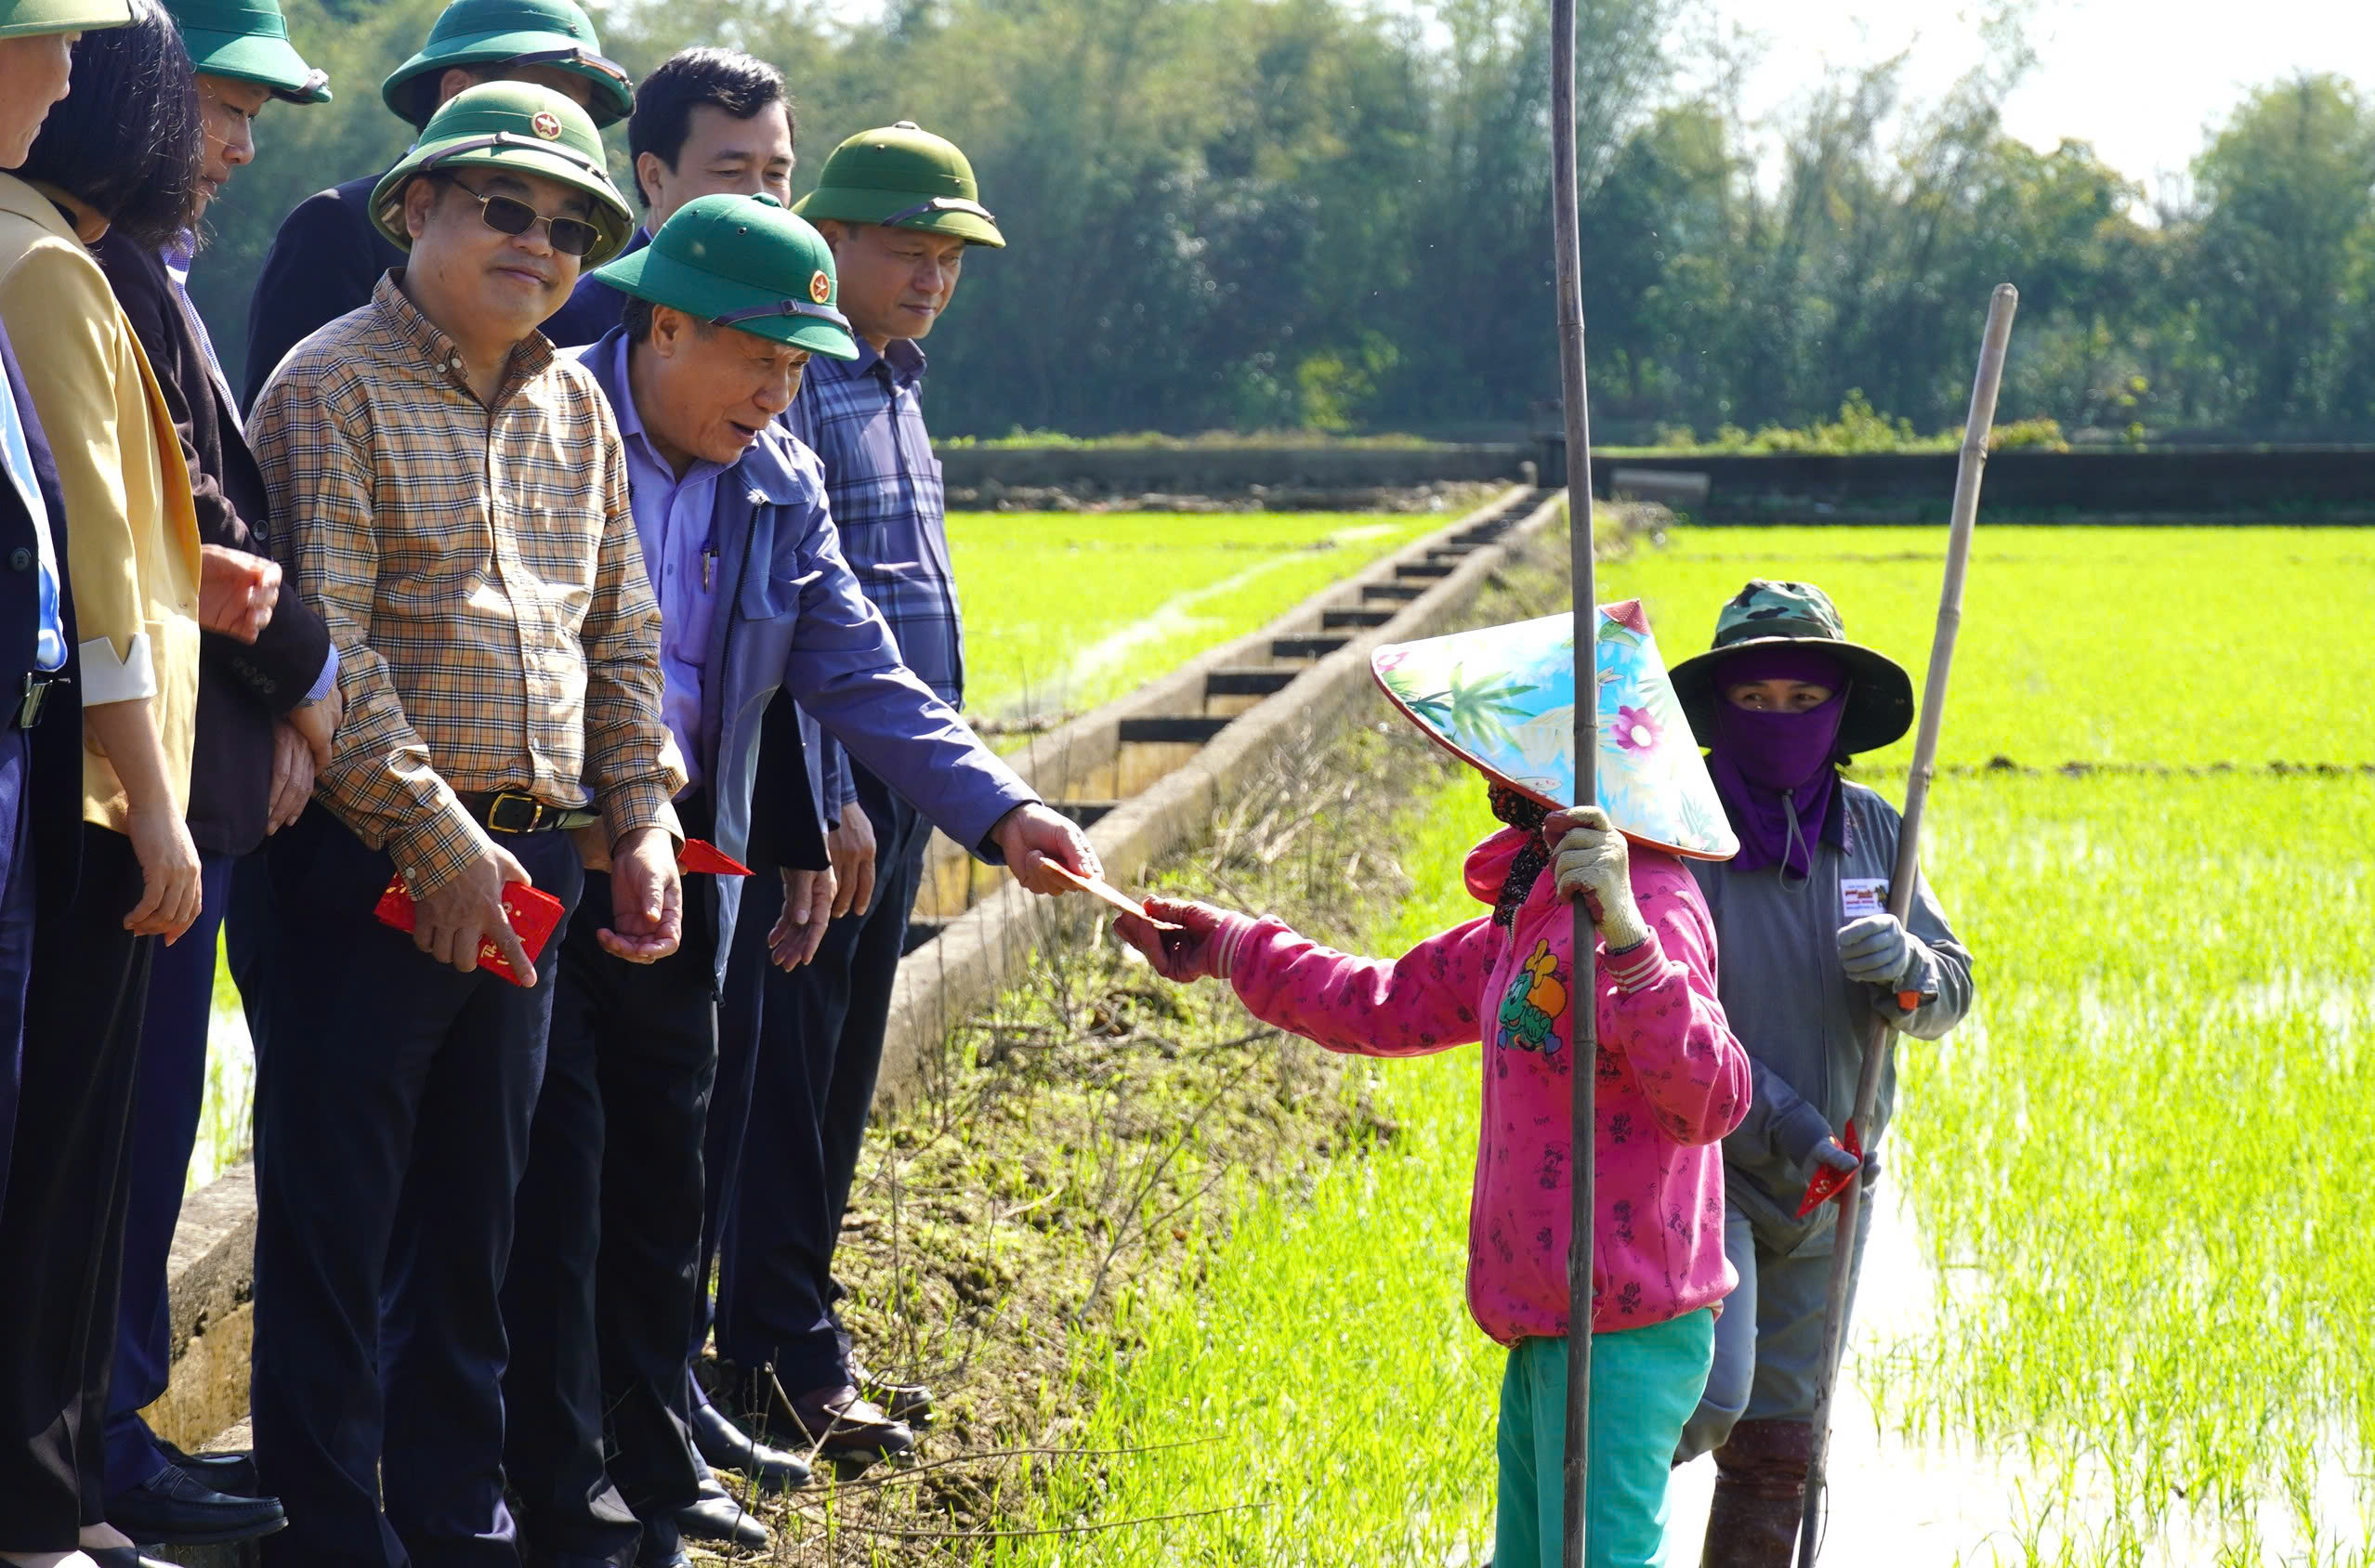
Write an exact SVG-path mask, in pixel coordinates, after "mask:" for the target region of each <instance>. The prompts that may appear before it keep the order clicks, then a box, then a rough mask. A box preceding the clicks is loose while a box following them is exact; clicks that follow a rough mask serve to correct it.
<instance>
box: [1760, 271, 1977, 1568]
mask: <svg viewBox="0 0 2375 1568" xmlns="http://www.w3.org/2000/svg"><path fill="white" fill-rule="evenodd" d="M2019 306H2020V291H2019V290H2017V289H2015V288H2014V287H2013V286H2012V285H2011V284H2010V283H1999V284H1997V285H1996V292H1995V295H1994V297H1993V298H1991V299H1990V300H1988V326H1987V330H1986V331H1985V332H1984V333H1982V334H1981V335H1980V339H1979V373H1978V374H1977V376H1975V378H1974V379H1973V381H1972V383H1971V412H1970V414H1969V416H1968V417H1967V418H1965V419H1964V421H1963V424H1962V462H1961V463H1960V464H1958V465H1957V467H1956V471H1955V477H1954V511H1953V513H1952V515H1951V518H1950V520H1949V523H1948V525H1947V552H1946V577H1945V581H1943V583H1942V584H1941V585H1940V587H1939V589H1938V624H1937V630H1936V632H1935V634H1933V635H1932V637H1931V639H1930V668H1929V670H1928V672H1927V673H1925V674H1924V675H1923V677H1922V724H1921V728H1920V729H1919V730H1918V731H1916V732H1915V738H1914V741H1913V767H1912V771H1911V773H1910V774H1909V776H1908V777H1907V778H1906V781H1905V820H1904V822H1903V824H1902V826H1900V827H1899V828H1898V830H1897V838H1896V867H1895V870H1894V874H1893V875H1892V876H1891V877H1890V878H1889V882H1888V910H1889V913H1891V914H1893V915H1895V916H1896V918H1897V919H1898V920H1900V921H1901V920H1904V919H1905V918H1907V916H1908V915H1909V913H1910V912H1911V910H1912V908H1913V883H1914V881H1915V880H1916V879H1917V878H1918V877H1919V876H1920V875H1921V869H1922V810H1923V808H1924V807H1925V806H1926V805H1927V804H1929V798H1930V779H1931V777H1932V776H1933V774H1934V773H1935V771H1936V764H1937V755H1938V730H1939V727H1940V726H1941V725H1943V724H1944V722H1945V719H1946V693H1947V674H1948V672H1949V669H1950V668H1951V666H1952V665H1953V663H1954V639H1955V634H1956V633H1957V632H1959V631H1961V630H1962V576H1963V569H1964V568H1965V567H1966V566H1967V565H1968V564H1969V563H1970V560H1971V530H1972V529H1973V527H1974V525H1975V524H1976V523H1977V521H1978V518H1979V481H1980V479H1981V477H1983V476H1984V474H1985V473H1986V470H1987V466H1988V435H1989V434H1990V433H1991V432H1992V431H1993V430H1994V429H1995V427H1996V391H1997V388H1998V387H1999V386H2000V385H2001V384H2002V382H2003V378H2004V348H2005V345H2006V344H2008V343H2009V342H2010V341H2011V339H2012V324H2013V312H2014V310H2015V309H2017V308H2018V307H2019ZM1895 1040H1896V1032H1895V1031H1894V1030H1892V1029H1891V1028H1889V1026H1887V1024H1885V1023H1884V1022H1883V1021H1882V1020H1880V1019H1879V1018H1877V1017H1875V1018H1874V1019H1873V1020H1872V1025H1871V1032H1870V1036H1869V1037H1867V1039H1866V1040H1865V1043H1864V1061H1863V1067H1862V1071H1861V1072H1860V1073H1859V1074H1858V1075H1857V1079H1856V1125H1857V1127H1858V1128H1859V1129H1863V1130H1865V1131H1864V1138H1865V1142H1866V1143H1867V1145H1869V1144H1870V1143H1871V1141H1872V1135H1871V1132H1870V1127H1871V1125H1872V1112H1873V1110H1874V1109H1875V1108H1876V1107H1877V1106H1878V1105H1879V1104H1880V1080H1881V1071H1882V1069H1883V1067H1884V1066H1886V1065H1887V1063H1888V1052H1889V1048H1890V1046H1891V1045H1892V1044H1893V1043H1894V1042H1895ZM1863 1199H1864V1183H1863V1181H1862V1178H1861V1177H1860V1176H1859V1177H1857V1179H1855V1180H1853V1181H1850V1182H1849V1183H1847V1185H1846V1186H1845V1188H1844V1189H1843V1190H1842V1191H1841V1192H1840V1194H1839V1197H1838V1204H1839V1227H1838V1230H1837V1232H1836V1233H1835V1235H1834V1236H1833V1239H1832V1242H1831V1253H1830V1296H1829V1298H1828V1300H1826V1301H1825V1303H1824V1307H1823V1317H1822V1382H1821V1385H1820V1392H1818V1393H1817V1395H1816V1396H1815V1417H1814V1443H1813V1445H1812V1447H1811V1448H1810V1449H1809V1450H1808V1451H1807V1456H1806V1501H1805V1512H1804V1515H1803V1516H1801V1518H1800V1519H1799V1522H1798V1562H1799V1565H1800V1568H1814V1561H1815V1554H1816V1552H1817V1549H1818V1548H1819V1542H1818V1540H1817V1537H1818V1536H1819V1535H1820V1534H1821V1531H1822V1493H1823V1484H1824V1480H1825V1476H1824V1470H1823V1467H1824V1465H1825V1463H1826V1462H1827V1461H1828V1459H1829V1457H1830V1405H1831V1398H1832V1396H1833V1395H1834V1394H1836V1393H1837V1392H1838V1390H1839V1363H1840V1356H1841V1354H1842V1353H1843V1352H1844V1350H1845V1349H1846V1340H1847V1308H1848V1304H1849V1302H1850V1301H1852V1300H1854V1299H1855V1294H1856V1223H1857V1215H1858V1213H1859V1212H1860V1210H1861V1209H1862V1207H1863Z"/></svg>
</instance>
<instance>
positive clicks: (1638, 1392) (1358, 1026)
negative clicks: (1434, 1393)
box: [1121, 785, 1750, 1568]
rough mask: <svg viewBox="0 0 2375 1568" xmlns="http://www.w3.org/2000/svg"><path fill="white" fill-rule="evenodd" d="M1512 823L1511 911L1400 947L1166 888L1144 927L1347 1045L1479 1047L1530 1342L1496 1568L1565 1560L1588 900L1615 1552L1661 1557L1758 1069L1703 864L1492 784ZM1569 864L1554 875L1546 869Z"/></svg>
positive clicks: (1519, 1385)
mask: <svg viewBox="0 0 2375 1568" xmlns="http://www.w3.org/2000/svg"><path fill="white" fill-rule="evenodd" d="M1493 811H1494V815H1495V816H1496V817H1500V819H1501V820H1502V821H1503V822H1505V823H1507V824H1509V826H1507V827H1505V828H1503V829H1502V830H1500V831H1498V832H1495V833H1494V834H1492V835H1491V836H1490V837H1489V838H1488V839H1486V840H1485V841H1484V842H1483V843H1480V844H1478V845H1477V846H1476V848H1475V849H1474V850H1472V851H1471V852H1470V853H1469V856H1468V863H1467V883H1468V890H1469V892H1471V893H1472V894H1474V895H1476V899H1477V900H1478V902H1480V903H1482V904H1484V905H1486V906H1488V908H1489V913H1486V914H1482V915H1479V916H1477V917H1476V919H1474V920H1471V921H1467V922H1466V923H1464V924H1463V925H1458V926H1455V927H1453V928H1452V929H1450V931H1446V932H1444V933H1442V934H1439V935H1437V936H1434V937H1432V938H1430V939H1428V940H1427V941H1425V942H1423V943H1421V944H1420V945H1419V946H1418V947H1415V948H1412V949H1411V951H1410V952H1408V953H1406V954H1404V955H1403V956H1402V957H1401V958H1399V959H1396V960H1387V959H1365V958H1354V957H1351V956H1349V955H1346V954H1344V953H1338V952H1332V951H1331V950H1329V949H1328V948H1325V947H1320V946H1319V945H1318V944H1316V943H1313V942H1310V941H1307V940H1306V939H1305V938H1303V937H1301V936H1298V935H1297V934H1295V933H1294V932H1292V931H1291V930H1289V929H1288V928H1287V927H1286V926H1285V925H1284V924H1283V923H1282V922H1280V921H1277V920H1275V919H1264V920H1258V921H1257V920H1253V919H1251V918H1249V917H1247V916H1244V915H1238V914H1230V913H1227V912H1226V911H1224V910H1220V909H1216V908H1211V907H1209V906H1206V905H1203V904H1196V903H1189V902H1184V901H1179V900H1174V899H1164V898H1154V899H1149V900H1148V903H1147V909H1148V913H1149V914H1151V915H1153V916H1155V917H1156V918H1157V919H1161V920H1166V921H1174V922H1175V923H1177V924H1178V925H1180V926H1182V927H1184V928H1185V929H1184V930H1182V931H1180V932H1176V933H1171V934H1164V933H1161V932H1158V931H1157V930H1156V929H1155V928H1154V927H1153V926H1151V925H1149V924H1148V923H1147V922H1146V921H1139V920H1135V919H1134V918H1132V917H1130V916H1127V915H1125V916H1123V917H1122V921H1121V931H1122V935H1123V936H1124V938H1125V939H1127V940H1128V941H1129V942H1130V943H1131V944H1132V946H1134V947H1137V948H1138V950H1139V951H1141V952H1143V953H1144V954H1146V956H1147V958H1148V960H1149V961H1150V962H1151V963H1152V964H1153V965H1154V967H1155V969H1156V970H1157V971H1158V972H1159V973H1161V974H1162V975H1163V976H1164V977H1165V978H1167V979H1171V980H1178V981H1188V980H1196V979H1201V978H1202V977H1204V976H1207V975H1212V976H1216V977H1218V978H1221V979H1224V980H1227V981H1228V982H1229V983H1230V984H1231V985H1232V986H1234V987H1236V989H1237V994H1238V996H1239V998H1240V1000H1243V1001H1244V1003H1245V1005H1246V1006H1247V1007H1248V1008H1249V1009H1251V1010H1252V1011H1253V1013H1254V1014H1255V1015H1256V1016H1258V1017H1260V1018H1262V1019H1263V1020H1265V1021H1266V1022H1268V1023H1271V1024H1275V1025H1277V1026H1279V1027H1280V1028H1284V1029H1291V1030H1292V1031H1294V1032H1295V1033H1296V1034H1299V1035H1303V1036H1306V1037H1307V1038H1309V1039H1314V1040H1317V1041H1318V1042H1319V1044H1321V1045H1323V1046H1325V1047H1327V1048H1328V1049H1329V1050H1331V1051H1341V1052H1353V1053H1356V1054H1358V1055H1364V1056H1419V1055H1424V1054H1426V1053H1428V1052H1437V1051H1448V1050H1450V1049H1451V1048H1452V1047H1454V1046H1460V1045H1469V1044H1474V1043H1476V1042H1478V1041H1481V1042H1482V1043H1483V1046H1484V1051H1483V1056H1482V1063H1483V1067H1484V1117H1483V1127H1482V1137H1481V1140H1480V1143H1479V1146H1478V1148H1477V1151H1476V1187H1475V1192H1474V1196H1473V1197H1472V1199H1471V1201H1470V1205H1469V1212H1468V1307H1469V1310H1470V1312H1472V1313H1474V1314H1475V1316H1476V1323H1477V1326H1480V1327H1481V1328H1483V1329H1484V1331H1485V1332H1486V1333H1487V1334H1489V1335H1491V1336H1492V1338H1493V1339H1495V1340H1497V1341H1499V1342H1500V1343H1502V1344H1503V1345H1506V1346H1508V1347H1509V1363H1508V1369H1507V1372H1506V1374H1505V1375H1504V1377H1503V1379H1502V1391H1501V1432H1500V1456H1501V1481H1500V1503H1499V1509H1498V1522H1497V1526H1496V1532H1495V1535H1496V1545H1495V1550H1494V1556H1493V1561H1494V1564H1495V1568H1537V1565H1540V1568H1556V1564H1557V1562H1558V1557H1559V1536H1560V1507H1561V1502H1562V1498H1563V1493H1562V1489H1561V1487H1560V1484H1559V1477H1560V1474H1561V1465H1562V1460H1563V1455H1564V1448H1565V1419H1566V1417H1565V1412H1566V1402H1567V1346H1566V1335H1567V1332H1568V1290H1567V1245H1568V1205H1569V1201H1570V1199H1569V1196H1568V1161H1569V1158H1570V1152H1571V1151H1570V1144H1569V1139H1568V1104H1569V1078H1568V1072H1569V1064H1570V1060H1571V1056H1572V1052H1570V1051H1569V1050H1568V1040H1569V1038H1570V1037H1569V1033H1568V1028H1569V1013H1570V996H1571V990H1572V987H1573V976H1574V967H1573V961H1572V960H1573V951H1572V939H1573V931H1574V920H1573V916H1572V913H1571V911H1570V909H1569V907H1568V900H1570V899H1572V898H1574V897H1576V896H1577V895H1581V896H1582V897H1584V898H1585V899H1586V900H1587V901H1588V904H1589V908H1590V909H1591V911H1592V916H1593V919H1594V921H1595V923H1596V924H1597V926H1598V928H1599V935H1600V955H1599V960H1598V969H1597V971H1596V973H1597V977H1598V987H1597V989H1598V995H1597V997H1596V998H1595V999H1594V1000H1595V1002H1596V1005H1597V1007H1598V1010H1599V1056H1598V1060H1597V1063H1596V1064H1595V1068H1594V1070H1595V1071H1596V1072H1597V1073H1598V1075H1599V1077H1598V1107H1599V1137H1598V1148H1597V1150H1596V1156H1595V1157H1596V1160H1597V1165H1596V1171H1597V1176H1598V1188H1597V1195H1596V1196H1597V1199H1598V1220H1597V1223H1596V1225H1595V1228H1594V1235H1593V1260H1592V1283H1593V1288H1592V1320H1591V1321H1592V1330H1591V1331H1592V1335H1593V1341H1592V1435H1591V1449H1592V1451H1591V1477H1592V1483H1591V1484H1592V1496H1591V1498H1590V1499H1589V1504H1588V1509H1587V1511H1588V1514H1589V1518H1590V1522H1591V1543H1592V1548H1591V1554H1590V1558H1589V1561H1591V1562H1592V1563H1594V1564H1607V1565H1611V1568H1613V1565H1616V1564H1662V1563H1663V1562H1664V1561H1665V1560H1666V1558H1665V1546H1664V1535H1665V1521H1666V1478H1667V1470H1668V1468H1669V1466H1670V1464H1671V1463H1672V1460H1673V1453H1674V1444H1675V1440H1676V1439H1677V1438H1678V1437H1679V1436H1680V1435H1681V1432H1682V1428H1683V1422H1684V1420H1685V1419H1686V1418H1687V1417H1688V1416H1689V1415H1690V1413H1691V1410H1692V1409H1693V1407H1694V1406H1695V1405H1697V1404H1698V1401H1699V1391H1700V1389H1701V1388H1702V1386H1703V1385H1704V1384H1705V1382H1706V1379H1707V1368H1708V1364H1709V1360H1710V1357H1711V1355H1712V1348H1713V1342H1714V1339H1713V1335H1714V1318H1715V1313H1716V1310H1717V1303H1718V1302H1720V1301H1721V1300H1722V1299H1723V1297H1724V1296H1725V1293H1726V1292H1728V1291H1729V1290H1730V1289H1731V1288H1732V1286H1733V1284H1734V1276H1733V1274H1732V1271H1731V1269H1730V1268H1729V1267H1728V1266H1727V1265H1726V1264H1725V1261H1724V1175H1723V1160H1722V1155H1721V1152H1720V1150H1719V1149H1718V1148H1717V1143H1718V1141H1719V1140H1721V1139H1722V1138H1723V1136H1724V1135H1725V1133H1726V1132H1729V1131H1730V1130H1732V1128H1733V1127H1734V1126H1736V1125H1737V1124H1738V1123H1739V1119H1740V1117H1741V1115H1742V1114H1743V1113H1744V1112H1745V1111H1746V1110H1747V1109H1748V1104H1749V1096H1750V1087H1749V1084H1750V1080H1749V1063H1748V1057H1747V1054H1746V1053H1745V1052H1743V1051H1742V1050H1741V1048H1740V1045H1739V1041H1738V1040H1736V1039H1733V1038H1732V1031H1731V1028H1730V1026H1728V1025H1727V1024H1726V1023H1725V1018H1724V1009H1723V1006H1722V1004H1721V1003H1719V1002H1718V1001H1717V1000H1715V984H1714V967H1715V937H1714V932H1713V930H1712V927H1711V925H1710V924H1709V921H1708V917H1707V906H1706V904H1705V902H1704V901H1703V900H1702V899H1701V898H1700V896H1699V888H1698V885H1697V884H1696V883H1695V882H1693V881H1692V880H1691V876H1690V873H1689V872H1687V871H1686V870H1685V869H1683V866H1682V864H1681V862H1680V861H1678V860H1676V859H1675V858H1674V857H1673V856H1669V855H1666V854H1663V853H1660V852H1659V851H1656V850H1651V849H1647V848H1644V847H1640V846H1634V847H1632V848H1630V849H1628V846H1627V843H1626V840H1625V839H1624V837H1623V835H1622V834H1621V833H1619V832H1617V831H1616V830H1614V829H1612V828H1611V827H1610V826H1609V823H1608V817H1607V814H1606V813H1605V812H1603V811H1601V810H1599V809H1598V808H1597V807H1592V808H1586V809H1583V810H1580V811H1569V812H1560V813H1556V814H1552V813H1549V812H1547V811H1546V810H1545V808H1543V807H1542V806H1541V805H1539V804H1535V803H1534V802H1532V801H1530V800H1529V799H1527V798H1525V797H1524V796H1521V795H1519V794H1517V793H1516V791H1511V790H1508V789H1505V788H1502V786H1499V785H1495V786H1494V787H1493ZM1546 869H1547V870H1550V871H1551V872H1552V874H1551V875H1550V876H1547V877H1546V876H1543V875H1542V872H1543V871H1544V870H1546Z"/></svg>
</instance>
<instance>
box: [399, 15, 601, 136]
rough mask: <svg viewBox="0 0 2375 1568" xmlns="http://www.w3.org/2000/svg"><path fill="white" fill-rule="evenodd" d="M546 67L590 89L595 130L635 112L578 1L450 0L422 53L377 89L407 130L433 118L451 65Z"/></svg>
mask: <svg viewBox="0 0 2375 1568" xmlns="http://www.w3.org/2000/svg"><path fill="white" fill-rule="evenodd" d="M529 65H549V66H551V67H552V68H553V69H554V70H556V71H566V72H570V73H571V75H573V76H583V77H584V78H585V79H586V80H587V81H589V82H591V83H593V84H594V102H593V105H592V107H590V108H589V109H587V111H586V112H587V113H589V114H591V115H592V116H593V117H594V124H597V125H608V124H611V123H612V122H614V121H619V120H623V119H625V118H626V117H627V115H628V114H629V113H631V112H633V111H634V109H635V82H634V79H633V78H631V77H629V76H628V75H627V73H626V67H624V66H623V65H621V64H619V63H618V62H617V61H615V60H610V59H604V58H603V56H602V40H601V39H599V38H598V37H597V36H595V33H594V23H593V20H592V19H590V18H588V17H587V16H586V14H585V12H584V9H582V8H581V7H579V6H578V5H577V0H453V4H452V5H451V6H448V7H445V9H444V10H443V11H442V12H440V13H439V15H438V19H437V25H436V26H435V27H432V28H430V29H429V35H428V42H427V43H426V44H423V45H422V46H421V52H420V53H419V54H416V55H414V56H413V58H412V59H408V60H406V61H405V62H404V63H403V64H401V65H400V66H398V67H397V68H396V70H395V72H394V73H393V74H392V75H390V76H389V77H388V78H387V81H385V82H383V83H381V84H380V87H379V96H380V97H381V98H384V99H386V100H387V107H388V108H390V109H392V110H394V111H396V113H397V114H398V115H399V116H400V118H402V119H403V120H404V121H406V122H407V123H408V124H413V125H426V124H428V118H429V116H430V115H431V114H433V113H435V112H436V111H437V83H438V78H439V77H440V76H443V75H444V74H445V73H446V72H448V71H451V70H453V68H454V67H455V66H477V67H479V68H480V69H488V68H495V69H500V68H503V67H506V66H508V67H511V68H514V69H517V68H518V67H521V66H529Z"/></svg>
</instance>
